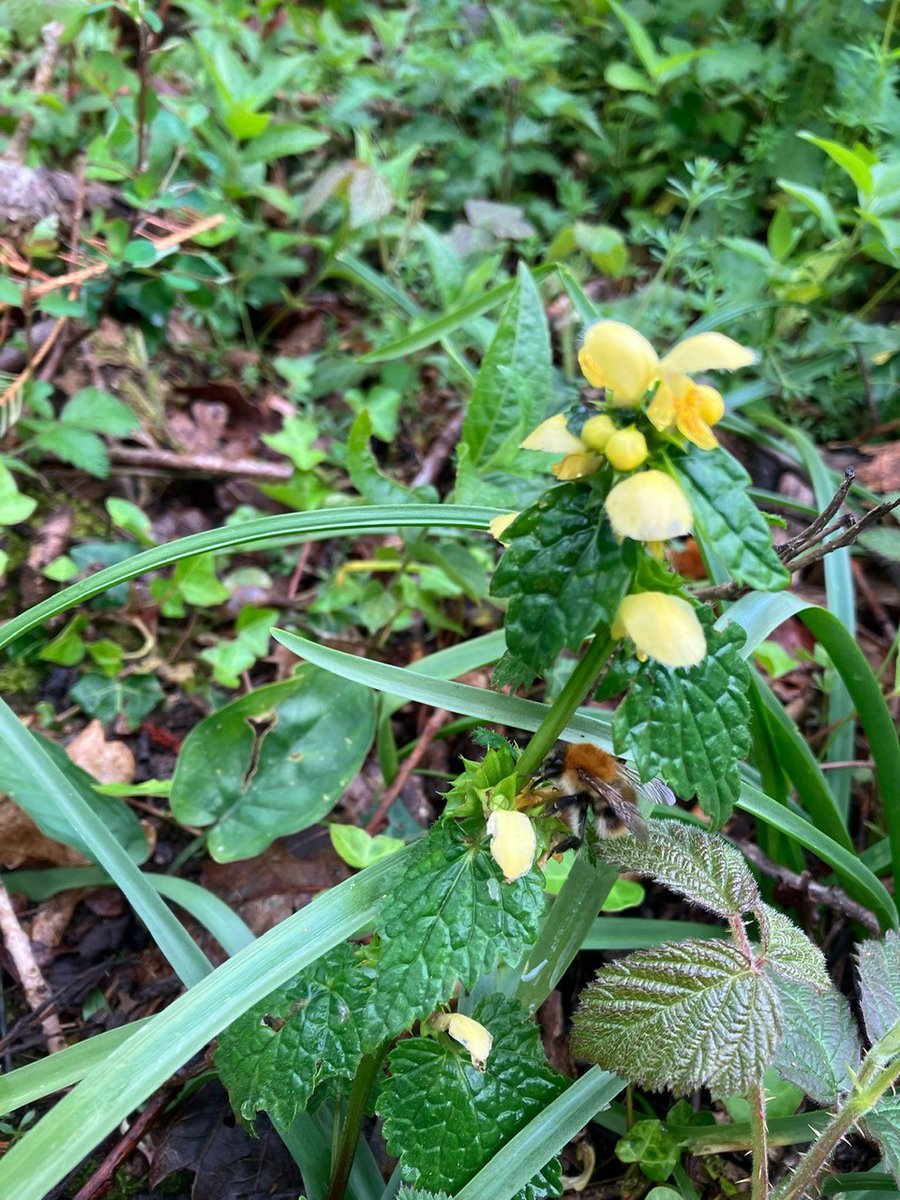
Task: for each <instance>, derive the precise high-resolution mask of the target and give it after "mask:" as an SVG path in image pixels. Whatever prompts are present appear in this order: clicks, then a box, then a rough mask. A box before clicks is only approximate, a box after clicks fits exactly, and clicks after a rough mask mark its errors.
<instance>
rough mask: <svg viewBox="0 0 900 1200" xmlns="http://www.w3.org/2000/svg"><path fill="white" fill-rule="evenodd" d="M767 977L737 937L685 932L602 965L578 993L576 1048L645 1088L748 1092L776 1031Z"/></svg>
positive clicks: (777, 1017)
mask: <svg viewBox="0 0 900 1200" xmlns="http://www.w3.org/2000/svg"><path fill="white" fill-rule="evenodd" d="M781 1025H782V1019H781V1006H780V1003H779V999H778V993H777V992H776V990H775V986H774V984H773V983H772V981H771V980H770V979H769V978H768V977H767V976H766V974H765V973H764V972H762V971H760V970H757V969H754V968H753V966H752V964H751V963H750V962H749V961H748V960H747V958H746V957H745V956H744V955H743V954H742V953H741V951H740V950H738V948H737V947H736V946H734V945H732V944H731V943H729V942H726V941H707V940H701V939H698V938H690V939H688V940H687V941H684V942H666V943H664V944H663V945H661V946H654V947H652V948H651V949H648V950H638V951H636V952H635V953H634V954H630V955H628V956H627V957H626V958H623V959H620V960H619V961H618V962H615V963H612V964H610V965H609V966H607V967H604V968H603V969H602V970H601V971H600V972H599V973H598V975H597V978H596V979H595V980H594V982H593V983H591V984H589V985H588V987H587V988H586V989H585V991H584V992H583V993H582V997H581V1002H580V1004H579V1006H578V1010H577V1012H576V1014H575V1020H574V1025H573V1049H574V1050H575V1053H576V1054H578V1055H579V1056H580V1057H582V1058H586V1059H588V1060H589V1061H591V1062H596V1063H599V1065H600V1066H601V1067H603V1068H605V1069H606V1070H607V1071H614V1072H615V1073H616V1074H617V1075H622V1076H623V1077H624V1078H625V1079H628V1080H630V1081H633V1082H635V1083H638V1084H640V1085H641V1086H643V1087H648V1088H652V1089H654V1090H656V1091H661V1090H662V1089H664V1088H670V1089H671V1090H672V1091H674V1092H676V1093H677V1094H682V1095H683V1094H686V1093H688V1092H691V1091H693V1090H694V1089H695V1088H698V1087H704V1086H706V1087H709V1088H710V1090H711V1091H712V1093H713V1095H714V1096H715V1097H721V1096H729V1095H732V1094H734V1093H737V1092H745V1091H747V1089H748V1088H749V1087H750V1086H751V1084H752V1083H754V1082H755V1081H756V1080H758V1079H760V1077H761V1076H762V1074H763V1072H764V1071H765V1069H766V1067H767V1066H768V1065H769V1063H770V1062H771V1061H772V1059H773V1057H774V1055H775V1051H776V1049H777V1047H778V1041H779V1039H780V1036H781Z"/></svg>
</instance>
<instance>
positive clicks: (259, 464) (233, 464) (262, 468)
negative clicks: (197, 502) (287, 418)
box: [109, 446, 293, 483]
mask: <svg viewBox="0 0 900 1200" xmlns="http://www.w3.org/2000/svg"><path fill="white" fill-rule="evenodd" d="M109 456H110V459H111V460H112V462H114V463H119V464H121V465H123V466H127V467H138V468H140V467H147V468H151V469H156V470H163V471H190V472H193V473H194V474H195V475H243V476H244V477H245V478H247V479H262V480H265V481H266V482H267V483H284V482H285V481H287V480H288V479H290V478H291V475H292V474H293V467H291V466H289V465H287V464H286V463H276V462H264V461H262V460H261V459H256V458H228V457H227V455H224V454H179V453H177V452H176V451H174V450H144V449H138V448H135V447H132V446H111V447H110V452H109Z"/></svg>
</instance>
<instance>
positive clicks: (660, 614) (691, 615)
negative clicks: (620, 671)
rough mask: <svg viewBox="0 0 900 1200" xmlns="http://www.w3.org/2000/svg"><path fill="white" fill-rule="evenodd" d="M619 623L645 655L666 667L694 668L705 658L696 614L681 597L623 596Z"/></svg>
mask: <svg viewBox="0 0 900 1200" xmlns="http://www.w3.org/2000/svg"><path fill="white" fill-rule="evenodd" d="M618 621H619V622H620V623H621V625H622V626H623V627H624V629H625V632H626V633H627V634H628V636H629V637H630V638H631V640H632V641H633V642H634V644H635V646H636V647H637V650H638V652H639V654H645V655H646V656H647V657H648V658H653V659H655V660H656V661H657V662H659V663H662V664H663V666H665V667H694V666H696V665H697V663H698V662H700V661H701V660H702V659H703V657H704V655H705V654H706V635H705V634H704V632H703V626H702V625H701V624H700V622H699V621H698V620H697V614H696V613H695V612H694V610H693V608H692V607H691V605H690V604H688V602H687V601H686V600H682V599H681V597H680V596H670V595H669V594H668V593H666V592H641V593H640V594H639V595H636V596H626V597H625V599H624V600H623V601H622V603H621V604H620V605H619V613H618Z"/></svg>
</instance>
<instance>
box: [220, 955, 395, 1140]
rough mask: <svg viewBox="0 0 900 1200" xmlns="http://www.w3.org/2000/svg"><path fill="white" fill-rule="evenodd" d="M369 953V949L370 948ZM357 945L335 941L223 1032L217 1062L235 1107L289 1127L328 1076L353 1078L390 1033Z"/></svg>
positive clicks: (250, 1115)
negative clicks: (378, 1015) (374, 1004)
mask: <svg viewBox="0 0 900 1200" xmlns="http://www.w3.org/2000/svg"><path fill="white" fill-rule="evenodd" d="M363 953H365V951H363ZM361 966H362V964H361V957H360V950H359V948H358V947H354V946H349V945H346V944H344V945H341V946H336V947H335V948H334V949H333V950H331V951H330V952H329V953H328V954H326V955H324V956H323V957H322V958H320V959H319V960H318V961H317V962H316V963H314V964H313V965H312V966H311V967H309V968H307V970H305V971H304V972H303V973H302V974H300V975H298V976H296V977H295V978H294V979H291V980H289V981H288V982H287V983H285V984H283V985H282V986H281V987H280V988H278V990H277V991H275V992H272V993H271V995H269V996H266V998H265V999H264V1000H262V1001H260V1002H259V1003H258V1004H256V1005H254V1007H253V1008H251V1009H249V1010H248V1011H247V1012H245V1013H244V1015H243V1016H242V1017H240V1018H239V1019H238V1020H237V1021H235V1022H234V1024H232V1025H229V1027H228V1028H227V1029H226V1030H224V1031H223V1033H222V1035H221V1036H220V1038H219V1045H218V1049H217V1050H216V1066H217V1067H218V1070H219V1074H220V1075H221V1077H222V1082H223V1084H224V1085H225V1087H226V1088H227V1089H228V1095H229V1097H230V1099H231V1103H232V1106H233V1108H234V1110H235V1112H237V1113H239V1114H240V1115H241V1116H242V1117H243V1118H244V1120H245V1121H251V1122H252V1121H253V1119H254V1117H255V1116H256V1114H257V1113H258V1112H259V1111H260V1110H261V1109H264V1110H265V1111H266V1112H268V1113H269V1115H270V1116H271V1117H272V1119H273V1120H274V1121H275V1122H276V1123H277V1124H279V1125H282V1126H284V1127H287V1126H289V1125H290V1124H291V1122H292V1121H293V1120H294V1118H295V1117H296V1115H297V1113H299V1112H302V1111H303V1110H304V1109H305V1108H306V1107H307V1105H308V1103H309V1100H310V1097H311V1096H312V1094H313V1092H314V1091H315V1090H316V1088H317V1087H318V1086H319V1084H320V1083H321V1082H322V1081H323V1080H325V1079H334V1078H344V1079H352V1078H353V1076H354V1075H355V1073H356V1069H357V1067H358V1066H359V1061H360V1059H361V1058H362V1056H363V1054H364V1053H365V1051H366V1048H367V1047H368V1046H369V1045H370V1044H371V1043H372V1042H374V1041H377V1040H379V1039H380V1038H381V1037H382V1036H383V1035H382V1033H381V1030H380V1028H379V1027H378V1026H377V1025H376V1024H374V1022H373V1019H372V1011H371V991H372V980H371V972H365V971H363V970H362V969H361Z"/></svg>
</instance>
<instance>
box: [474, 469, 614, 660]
mask: <svg viewBox="0 0 900 1200" xmlns="http://www.w3.org/2000/svg"><path fill="white" fill-rule="evenodd" d="M504 536H505V537H508V538H510V544H509V546H508V548H507V550H506V552H505V553H504V555H503V557H502V559H501V560H500V562H499V564H498V566H497V570H496V571H495V573H494V580H493V583H492V585H491V591H492V592H493V594H494V595H495V596H501V597H506V598H508V599H509V611H508V613H507V617H506V643H507V646H508V648H509V651H510V653H511V654H513V655H515V656H516V657H517V658H520V659H523V660H524V661H525V662H527V663H528V664H529V666H531V667H532V669H533V670H534V672H535V674H539V673H540V672H541V671H543V670H544V669H545V668H546V667H549V666H550V665H551V664H552V663H553V662H554V661H555V660H556V657H557V655H558V654H559V652H560V651H561V650H562V649H563V647H564V646H568V648H569V649H570V650H577V649H578V647H579V646H580V645H581V643H582V642H583V641H584V639H585V638H586V637H587V636H588V635H589V634H590V633H591V632H592V631H593V629H594V628H595V627H596V625H597V624H598V622H600V621H605V622H606V623H607V624H610V625H611V624H612V622H613V620H614V618H615V615H616V612H617V611H618V608H619V604H620V603H621V600H622V597H623V596H624V595H625V593H626V591H627V590H628V585H629V583H630V581H631V574H632V571H631V567H630V566H629V565H628V563H627V561H626V559H625V558H624V557H623V553H622V547H621V546H620V545H619V543H618V542H617V541H616V539H615V537H614V536H613V533H612V530H611V529H610V526H609V522H608V520H607V519H606V517H605V515H604V513H603V511H602V508H601V504H600V500H599V498H598V497H597V496H596V494H595V493H594V492H593V491H592V490H591V489H590V488H586V487H584V486H582V485H579V484H577V483H567V484H562V485H561V486H560V487H554V488H551V489H550V490H549V491H548V492H546V493H545V494H544V495H543V496H542V497H541V499H540V500H538V501H537V503H536V504H533V505H531V507H530V508H527V509H526V510H525V512H523V513H520V515H519V516H518V517H517V518H516V520H515V521H514V522H513V523H512V525H511V526H510V527H509V529H508V530H507V531H506V534H505V535H504Z"/></svg>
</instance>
